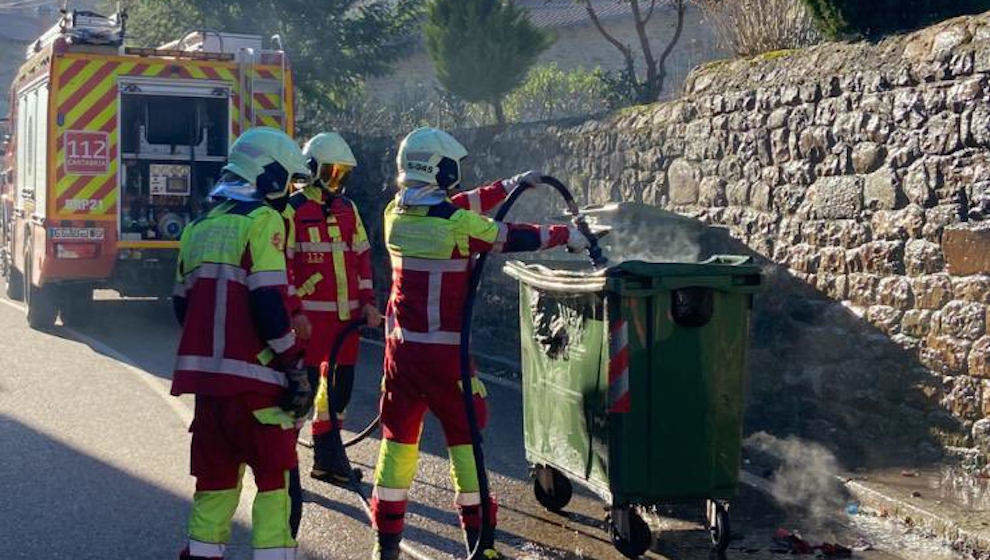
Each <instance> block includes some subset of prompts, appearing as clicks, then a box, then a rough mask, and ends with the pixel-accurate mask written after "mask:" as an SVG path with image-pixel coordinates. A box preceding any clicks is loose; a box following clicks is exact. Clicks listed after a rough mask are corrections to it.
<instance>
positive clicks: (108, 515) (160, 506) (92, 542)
mask: <svg viewBox="0 0 990 560" xmlns="http://www.w3.org/2000/svg"><path fill="white" fill-rule="evenodd" d="M107 418H108V421H110V420H111V418H112V415H109V414H108V416H107ZM148 444H149V445H153V444H154V442H148ZM0 449H3V450H4V458H3V460H2V461H0V480H2V481H3V482H2V484H0V492H2V493H3V496H4V507H3V508H0V558H4V559H9V560H14V559H18V558H24V559H37V558H78V559H86V558H93V559H96V558H169V557H174V555H175V554H177V553H178V551H179V549H180V548H181V546H182V543H183V542H184V541H185V525H186V515H187V514H188V511H189V506H190V501H189V500H188V499H186V498H183V497H179V496H176V495H175V494H174V493H172V492H169V491H167V490H164V489H162V488H160V487H158V486H156V485H154V484H151V483H149V482H147V481H144V480H141V479H140V478H137V477H135V476H134V475H132V474H130V473H127V472H124V471H122V470H120V469H118V468H116V467H114V466H112V465H108V464H106V463H104V462H102V461H100V460H98V459H95V458H93V457H90V456H87V455H86V454H84V453H82V452H80V451H78V450H76V449H73V448H72V447H70V446H68V445H66V444H64V443H62V442H60V441H57V440H56V439H53V438H52V437H50V436H48V435H45V434H43V433H40V432H38V431H36V430H34V429H32V428H30V427H28V426H26V425H24V424H22V423H20V422H18V421H16V420H13V419H12V418H10V417H9V416H6V415H2V414H0ZM234 542H242V543H243V542H249V537H248V536H247V529H246V528H244V527H243V526H235V537H234Z"/></svg>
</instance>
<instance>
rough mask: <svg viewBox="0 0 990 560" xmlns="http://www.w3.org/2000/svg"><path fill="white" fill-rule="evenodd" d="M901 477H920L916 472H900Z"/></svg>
mask: <svg viewBox="0 0 990 560" xmlns="http://www.w3.org/2000/svg"><path fill="white" fill-rule="evenodd" d="M901 476H903V477H907V478H917V477H918V476H921V475H920V474H919V473H918V471H901Z"/></svg>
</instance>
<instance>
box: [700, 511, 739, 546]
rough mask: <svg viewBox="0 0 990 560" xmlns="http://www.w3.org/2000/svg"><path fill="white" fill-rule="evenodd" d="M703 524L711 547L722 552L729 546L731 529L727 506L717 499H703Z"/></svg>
mask: <svg viewBox="0 0 990 560" xmlns="http://www.w3.org/2000/svg"><path fill="white" fill-rule="evenodd" d="M705 526H706V527H707V529H708V536H709V538H710V539H711V541H712V549H713V550H714V551H715V552H717V553H719V554H722V553H724V552H725V550H726V549H727V548H729V540H730V539H731V538H732V531H731V529H730V525H729V508H728V506H727V505H726V504H725V503H723V502H721V501H718V500H706V501H705Z"/></svg>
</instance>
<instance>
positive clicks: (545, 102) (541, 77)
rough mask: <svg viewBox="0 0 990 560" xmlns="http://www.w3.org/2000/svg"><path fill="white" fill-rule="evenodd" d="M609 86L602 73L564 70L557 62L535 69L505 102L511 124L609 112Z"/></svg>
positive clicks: (598, 71)
mask: <svg viewBox="0 0 990 560" xmlns="http://www.w3.org/2000/svg"><path fill="white" fill-rule="evenodd" d="M608 97H609V85H608V83H607V82H606V79H605V74H604V73H603V72H602V71H601V70H599V69H596V70H592V71H588V70H582V69H577V70H571V71H565V70H562V69H561V68H560V67H559V66H557V64H556V63H555V62H551V63H550V64H544V65H540V66H535V67H533V68H532V69H531V70H530V71H529V74H527V75H526V80H525V81H524V82H523V83H522V84H521V85H520V86H519V87H518V88H516V89H515V90H513V91H512V93H510V94H509V95H508V97H506V99H505V113H506V116H507V117H508V120H510V121H545V120H551V119H559V118H564V117H573V116H580V115H590V114H594V113H600V112H603V111H605V110H606V109H608V108H609V106H610V105H611V103H609V99H608Z"/></svg>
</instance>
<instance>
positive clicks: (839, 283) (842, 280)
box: [815, 273, 848, 301]
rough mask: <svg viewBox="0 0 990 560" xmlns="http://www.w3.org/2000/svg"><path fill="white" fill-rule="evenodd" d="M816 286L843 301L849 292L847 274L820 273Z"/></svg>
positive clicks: (822, 291)
mask: <svg viewBox="0 0 990 560" xmlns="http://www.w3.org/2000/svg"><path fill="white" fill-rule="evenodd" d="M815 288H816V289H817V290H818V291H819V292H821V293H823V294H825V295H826V296H828V297H829V298H831V299H834V300H836V301H842V300H844V299H846V297H847V294H848V281H847V278H846V276H845V275H833V274H824V273H819V274H818V280H817V281H816V284H815Z"/></svg>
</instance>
